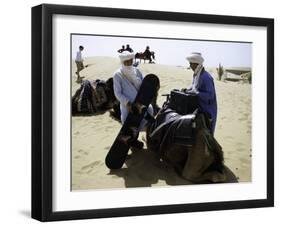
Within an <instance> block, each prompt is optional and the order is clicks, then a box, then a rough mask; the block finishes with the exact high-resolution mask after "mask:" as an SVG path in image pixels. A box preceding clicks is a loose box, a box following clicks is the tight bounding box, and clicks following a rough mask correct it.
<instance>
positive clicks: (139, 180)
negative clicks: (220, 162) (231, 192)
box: [72, 57, 252, 190]
mask: <svg viewBox="0 0 281 226" xmlns="http://www.w3.org/2000/svg"><path fill="white" fill-rule="evenodd" d="M84 64H85V65H88V67H87V68H85V69H84V70H83V71H81V72H80V74H81V75H82V76H85V78H86V79H104V80H106V79H108V78H109V77H112V75H113V73H114V72H115V71H116V70H117V69H118V68H119V60H118V59H117V58H116V59H115V58H110V57H92V58H87V59H85V62H84ZM139 69H140V70H141V72H142V73H143V75H146V74H148V73H154V74H156V75H158V76H159V78H160V81H161V87H160V91H159V97H158V101H157V102H158V105H159V106H162V103H163V102H164V100H165V97H162V96H161V95H162V94H166V93H169V92H170V90H172V89H175V88H183V87H186V86H188V85H189V84H190V83H191V80H192V72H191V70H187V69H186V68H183V67H176V66H167V65H159V64H143V63H142V64H140V65H139ZM75 71H76V66H75V64H74V63H73V67H72V94H73V93H74V92H75V91H76V90H77V88H78V87H79V86H80V85H79V84H77V83H76V82H75V81H76V75H75ZM207 71H209V72H210V73H211V75H212V76H213V77H214V80H215V86H216V92H217V99H218V119H217V126H216V132H215V137H216V139H217V140H218V142H219V143H220V144H221V146H222V147H223V150H224V156H225V165H226V166H227V167H228V168H229V169H230V171H232V172H233V173H234V174H235V175H236V177H237V179H238V181H239V182H249V181H251V122H252V118H251V117H252V114H251V85H250V84H247V83H241V82H223V81H218V80H217V73H216V69H215V68H207ZM119 129H120V124H119V123H118V122H117V121H115V120H113V119H112V118H111V117H110V116H109V112H105V113H103V114H99V115H95V116H87V117H72V189H73V190H84V189H103V188H125V187H144V186H145V187H147V186H166V185H185V184H191V183H190V182H189V181H187V180H184V179H183V178H181V177H179V176H178V175H177V174H176V172H175V171H174V170H173V168H171V167H170V166H167V165H165V164H160V163H158V162H157V161H155V159H154V155H153V153H151V152H150V151H147V150H146V148H145V149H144V151H141V152H137V153H131V152H130V157H129V159H128V160H127V161H126V164H125V165H124V167H123V168H122V169H120V170H114V171H110V170H109V169H108V168H107V167H106V166H105V163H104V159H105V156H106V154H107V152H108V150H109V148H110V146H111V144H112V142H113V141H114V139H115V137H116V135H117V133H118V131H119ZM140 138H141V139H143V140H144V138H145V134H144V133H141V134H140Z"/></svg>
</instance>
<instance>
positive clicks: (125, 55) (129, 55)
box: [119, 51, 135, 63]
mask: <svg viewBox="0 0 281 226" xmlns="http://www.w3.org/2000/svg"><path fill="white" fill-rule="evenodd" d="M119 58H120V61H121V63H123V62H124V61H126V60H131V59H134V58H135V54H134V53H133V52H132V53H131V52H129V51H123V52H122V53H120V54H119Z"/></svg>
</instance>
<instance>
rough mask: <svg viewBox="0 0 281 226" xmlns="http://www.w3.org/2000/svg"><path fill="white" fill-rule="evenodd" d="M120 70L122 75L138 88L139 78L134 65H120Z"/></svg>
mask: <svg viewBox="0 0 281 226" xmlns="http://www.w3.org/2000/svg"><path fill="white" fill-rule="evenodd" d="M121 72H122V75H124V76H125V77H126V78H127V79H128V80H129V82H130V83H131V84H132V85H133V86H134V87H135V88H136V89H137V90H139V88H140V86H141V82H142V81H141V79H140V78H138V77H137V76H136V75H137V71H136V68H135V67H134V66H125V65H122V66H121Z"/></svg>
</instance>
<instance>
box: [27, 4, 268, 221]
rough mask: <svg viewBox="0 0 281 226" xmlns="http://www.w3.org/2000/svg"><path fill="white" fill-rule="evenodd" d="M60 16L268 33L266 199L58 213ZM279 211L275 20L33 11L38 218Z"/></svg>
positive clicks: (55, 8)
mask: <svg viewBox="0 0 281 226" xmlns="http://www.w3.org/2000/svg"><path fill="white" fill-rule="evenodd" d="M55 14H63V15H81V16H96V17H110V18H131V19H147V20H162V21H181V22H196V23H211V24H223V25H247V26H258V27H266V29H267V94H266V95H267V150H266V151H267V172H266V175H267V197H266V199H257V200H241V201H226V202H211V203H210V202H209V203H194V204H171V205H160V206H143V207H129V208H109V209H93V210H72V211H63V212H54V211H53V210H52V200H53V196H52V185H53V180H52V109H53V107H52V97H53V94H52V76H50V75H52V18H53V15H55ZM271 206H274V20H273V19H268V18H252V17H237V16H218V15H202V14H189V13H177V12H161V11H144V10H133V9H117V8H98V7H83V6H66V5H49V4H43V5H39V6H35V7H33V8H32V218H34V219H37V220H40V221H56V220H73V219H88V218H105V217H121V216H135V215H149V214H168V213H180V212H194V211H211V210H228V209H242V208H257V207H271Z"/></svg>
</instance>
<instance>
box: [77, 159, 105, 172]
mask: <svg viewBox="0 0 281 226" xmlns="http://www.w3.org/2000/svg"><path fill="white" fill-rule="evenodd" d="M100 164H101V162H100V161H95V162H92V163H90V164H88V165H86V166H83V167H82V168H81V170H83V171H86V170H89V169H92V168H94V167H95V166H98V165H100Z"/></svg>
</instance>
